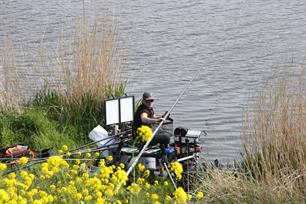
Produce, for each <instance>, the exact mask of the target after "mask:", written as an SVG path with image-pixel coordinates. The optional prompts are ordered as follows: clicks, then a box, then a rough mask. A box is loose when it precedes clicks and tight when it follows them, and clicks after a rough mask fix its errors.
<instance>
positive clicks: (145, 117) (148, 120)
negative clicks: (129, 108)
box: [140, 112, 164, 125]
mask: <svg viewBox="0 0 306 204" xmlns="http://www.w3.org/2000/svg"><path fill="white" fill-rule="evenodd" d="M140 118H141V121H142V122H143V123H145V124H148V125H149V124H152V123H156V122H161V121H164V118H162V117H158V116H156V115H154V118H149V117H148V114H147V113H146V112H144V113H142V114H141V115H140Z"/></svg>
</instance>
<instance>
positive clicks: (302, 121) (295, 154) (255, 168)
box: [242, 69, 306, 195]
mask: <svg viewBox="0 0 306 204" xmlns="http://www.w3.org/2000/svg"><path fill="white" fill-rule="evenodd" d="M305 96H306V78H305V69H303V71H302V72H301V74H300V75H299V77H297V76H290V75H286V76H282V77H280V78H278V79H277V80H276V81H274V82H272V84H271V85H269V86H267V87H266V88H265V89H264V90H263V91H262V92H260V94H259V96H258V103H257V104H256V106H255V109H254V111H253V112H252V113H251V115H250V113H245V120H244V121H245V123H244V130H243V133H242V135H243V147H244V150H245V152H244V163H245V167H246V168H247V170H248V171H249V173H250V174H251V175H252V176H253V177H254V179H256V180H258V181H261V182H263V183H265V185H267V186H270V187H271V188H273V189H274V190H275V191H281V192H285V193H286V194H287V195H293V194H295V193H296V191H298V192H304V188H305V187H306V186H305V182H306V181H305V175H306V168H305V165H306V163H305V161H306V160H305V159H306V99H305ZM304 193H305V192H304Z"/></svg>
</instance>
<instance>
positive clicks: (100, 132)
mask: <svg viewBox="0 0 306 204" xmlns="http://www.w3.org/2000/svg"><path fill="white" fill-rule="evenodd" d="M89 138H90V139H91V140H92V141H94V142H97V141H99V140H102V141H100V142H97V146H98V147H103V146H108V145H112V144H114V143H115V142H116V140H114V139H113V138H112V137H111V136H108V133H107V131H106V130H105V129H104V128H103V127H101V126H100V125H98V126H97V127H95V128H94V129H93V130H92V131H91V132H90V133H89ZM102 154H103V156H104V157H107V156H109V155H112V153H111V151H109V150H104V151H103V152H102Z"/></svg>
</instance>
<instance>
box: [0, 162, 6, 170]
mask: <svg viewBox="0 0 306 204" xmlns="http://www.w3.org/2000/svg"><path fill="white" fill-rule="evenodd" d="M6 169H7V165H6V164H5V163H0V172H1V171H5V170H6Z"/></svg>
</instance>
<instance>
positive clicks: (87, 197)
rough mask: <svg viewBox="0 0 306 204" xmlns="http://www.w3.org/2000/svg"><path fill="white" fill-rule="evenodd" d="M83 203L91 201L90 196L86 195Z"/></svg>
mask: <svg viewBox="0 0 306 204" xmlns="http://www.w3.org/2000/svg"><path fill="white" fill-rule="evenodd" d="M84 200H85V201H91V200H92V196H91V195H87V196H85V198H84Z"/></svg>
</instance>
